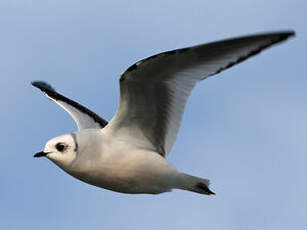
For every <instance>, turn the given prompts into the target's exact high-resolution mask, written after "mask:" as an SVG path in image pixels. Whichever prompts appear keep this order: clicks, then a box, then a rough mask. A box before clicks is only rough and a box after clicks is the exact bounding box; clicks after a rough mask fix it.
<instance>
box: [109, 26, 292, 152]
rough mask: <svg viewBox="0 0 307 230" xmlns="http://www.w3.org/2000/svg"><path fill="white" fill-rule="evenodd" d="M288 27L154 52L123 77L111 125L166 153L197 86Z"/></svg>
mask: <svg viewBox="0 0 307 230" xmlns="http://www.w3.org/2000/svg"><path fill="white" fill-rule="evenodd" d="M293 35H294V32H292V31H282V32H275V33H266V34H258V35H251V36H245V37H239V38H233V39H228V40H223V41H218V42H213V43H208V44H203V45H198V46H194V47H189V48H184V49H178V50H173V51H168V52H164V53H161V54H158V55H154V56H152V57H149V58H147V59H144V60H142V61H139V62H137V63H135V64H134V65H132V66H131V67H129V68H128V69H127V70H126V71H125V72H124V73H123V74H122V76H121V77H120V103H119V107H118V110H117V113H116V114H115V116H114V118H113V119H112V120H111V122H110V123H109V125H108V126H107V127H106V128H105V129H106V130H108V131H111V132H112V134H113V135H115V136H116V138H119V139H123V140H127V141H129V142H130V143H133V144H135V145H138V146H139V147H142V148H146V149H151V150H154V151H156V152H158V153H159V154H161V155H162V156H166V155H167V154H168V153H169V151H170V150H171V147H172V146H173V143H174V140H175V138H176V135H177V132H178V129H179V127H180V122H181V118H182V114H183V112H184V107H185V104H186V101H187V99H188V96H189V95H190V92H191V91H192V89H193V88H194V86H195V84H196V83H197V82H199V81H200V80H203V79H206V78H207V77H209V76H212V75H215V74H218V73H220V72H221V71H223V70H225V69H228V68H230V67H232V66H233V65H235V64H238V63H240V62H242V61H244V60H246V59H247V58H249V57H251V56H253V55H255V54H258V53H259V52H261V51H262V50H264V49H266V48H268V47H270V46H271V45H274V44H276V43H279V42H281V41H284V40H286V39H287V38H289V37H290V36H293Z"/></svg>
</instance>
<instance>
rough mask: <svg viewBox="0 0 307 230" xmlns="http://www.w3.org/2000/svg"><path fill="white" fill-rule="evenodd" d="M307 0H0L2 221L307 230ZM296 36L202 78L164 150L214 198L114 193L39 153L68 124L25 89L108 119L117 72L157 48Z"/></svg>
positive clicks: (49, 227)
mask: <svg viewBox="0 0 307 230" xmlns="http://www.w3.org/2000/svg"><path fill="white" fill-rule="evenodd" d="M306 11H307V2H306V1H305V0H279V1H267V0H257V1H250V0H235V1H233V0H227V1H226V0H224V1H221V0H215V1H207V0H190V1H178V0H177V1H169V0H155V1H141V0H132V1H125V0H122V1H116V0H114V1H103V0H101V1H96V0H92V1H86V2H85V1H80V0H64V1H63V0H62V1H59V0H52V1H51V0H45V1H41V0H19V1H17V0H9V1H8V0H2V1H0V30H1V31H0V76H1V80H2V81H1V84H0V97H1V99H2V101H1V113H0V118H1V121H2V122H1V126H2V132H1V133H0V140H1V147H2V148H1V153H0V162H1V166H0V204H1V205H0V229H10V230H11V229H12V230H15V229H16V230H17V229H23V230H28V229H29V230H30V229H31V230H33V229H44V230H53V229H57V230H66V229H75V230H79V229H80V230H81V229H93V230H96V229H97V230H98V229H121V228H124V229H146V230H151V229H176V230H177V229H179V230H180V229H193V230H197V229H210V230H223V229H225V230H246V229H248V230H259V229H262V230H266V229H270V230H271V229H278V230H286V229H287V230H288V229H306V227H307V198H306V194H307V180H306V175H307V167H306V166H307V141H306V140H307V100H306V99H307V90H306V87H307V76H306V60H307V46H306V42H307V40H306V38H307V25H306V24H307V15H306ZM281 29H294V30H295V31H296V32H297V36H296V37H295V38H294V39H291V40H290V41H288V42H286V43H283V44H281V45H278V46H274V47H273V48H271V49H269V50H267V51H264V52H263V53H261V54H260V55H258V56H256V57H253V58H251V59H249V60H248V61H246V62H244V63H242V64H240V65H237V66H235V67H234V68H231V69H229V70H227V71H225V72H223V73H221V74H220V75H217V76H215V77H212V78H210V79H208V80H205V81H204V82H201V83H200V84H199V85H198V86H197V87H196V88H195V90H194V91H193V93H192V95H191V97H190V99H189V101H188V104H187V106H186V110H185V114H184V118H183V122H182V126H181V129H180V132H179V135H178V138H177V141H176V142H175V145H174V147H173V149H172V152H171V154H170V155H169V158H168V160H169V161H170V162H171V163H172V164H173V165H175V166H176V167H177V168H178V169H179V170H182V171H184V172H187V173H190V174H193V175H197V176H201V177H205V178H209V179H210V180H211V182H212V186H211V188H212V190H213V191H214V192H216V196H210V197H208V196H203V195H200V194H196V193H191V192H186V191H179V190H175V191H173V192H171V193H166V194H161V195H157V196H153V195H125V194H119V193H115V192H111V191H107V190H103V189H100V188H96V187H94V186H91V185H87V184H85V183H83V182H80V181H78V180H76V179H74V178H72V177H71V176H69V175H67V174H66V173H64V172H63V171H62V170H61V169H59V168H58V167H57V166H55V165H54V164H53V163H52V162H50V161H49V160H47V159H35V158H33V157H32V156H33V154H34V153H35V152H38V151H41V150H42V149H43V148H44V145H45V142H46V141H48V140H49V139H51V138H52V137H54V136H58V135H60V134H63V133H69V132H73V131H75V130H76V126H75V124H74V122H73V120H72V119H71V118H70V116H69V115H68V114H67V113H66V112H65V111H63V110H62V109H61V108H60V107H58V106H57V105H56V104H55V103H53V102H51V101H49V100H47V99H46V98H45V97H44V95H43V94H42V93H41V92H40V91H39V90H37V89H35V88H34V87H32V86H31V85H30V82H31V81H33V80H43V81H47V82H49V83H50V84H52V86H54V87H55V88H56V89H57V90H58V91H59V92H61V93H63V94H64V95H66V96H68V97H70V98H72V99H74V100H76V101H78V102H80V103H82V104H84V105H85V106H87V107H88V108H90V109H92V110H94V111H95V112H97V113H98V114H100V115H101V116H102V117H104V118H106V119H108V120H109V119H111V118H112V116H113V114H114V113H115V111H116V108H117V104H118V98H119V89H118V77H119V75H120V74H121V73H122V72H123V71H124V70H125V69H126V68H128V67H129V66H130V65H132V64H133V63H134V62H136V61H138V60H140V59H143V58H145V57H148V56H151V55H153V54H156V53H160V52H162V51H167V50H172V49H176V48H182V47H186V46H191V45H196V44H200V43H204V42H210V41H214V40H219V39H224V38H228V37H233V36H239V35H246V34H251V33H255V32H264V31H271V30H281Z"/></svg>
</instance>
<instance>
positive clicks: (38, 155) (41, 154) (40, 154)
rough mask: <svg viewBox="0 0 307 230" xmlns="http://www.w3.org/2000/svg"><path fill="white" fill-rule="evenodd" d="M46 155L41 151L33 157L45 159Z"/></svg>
mask: <svg viewBox="0 0 307 230" xmlns="http://www.w3.org/2000/svg"><path fill="white" fill-rule="evenodd" d="M47 154H48V153H45V152H44V151H41V152H39V153H35V154H34V156H33V157H45V156H46V155H47Z"/></svg>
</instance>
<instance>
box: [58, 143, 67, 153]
mask: <svg viewBox="0 0 307 230" xmlns="http://www.w3.org/2000/svg"><path fill="white" fill-rule="evenodd" d="M55 148H56V149H57V150H58V151H59V152H63V151H64V149H65V148H66V145H65V144H64V143H57V144H56V145H55Z"/></svg>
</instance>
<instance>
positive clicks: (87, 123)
mask: <svg viewBox="0 0 307 230" xmlns="http://www.w3.org/2000/svg"><path fill="white" fill-rule="evenodd" d="M31 84H32V85H33V86H35V87H36V88H39V89H40V90H41V91H43V92H44V93H45V94H46V96H47V97H48V98H49V99H51V100H52V101H54V102H56V103H57V104H58V105H60V106H61V107H62V108H63V109H64V110H66V111H67V112H68V113H69V114H70V115H71V116H72V118H73V119H74V121H75V122H76V123H77V126H78V129H79V130H81V129H102V128H104V127H105V126H106V125H107V124H108V122H107V121H106V120H105V119H103V118H101V117H100V116H98V115H97V114H96V113H94V112H92V111H91V110H89V109H87V108H86V107H84V106H82V105H80V104H79V103H77V102H75V101H73V100H71V99H69V98H67V97H65V96H63V95H61V94H59V93H58V92H56V91H55V90H54V89H53V88H52V87H51V86H50V85H49V84H48V83H46V82H42V81H34V82H32V83H31Z"/></svg>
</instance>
